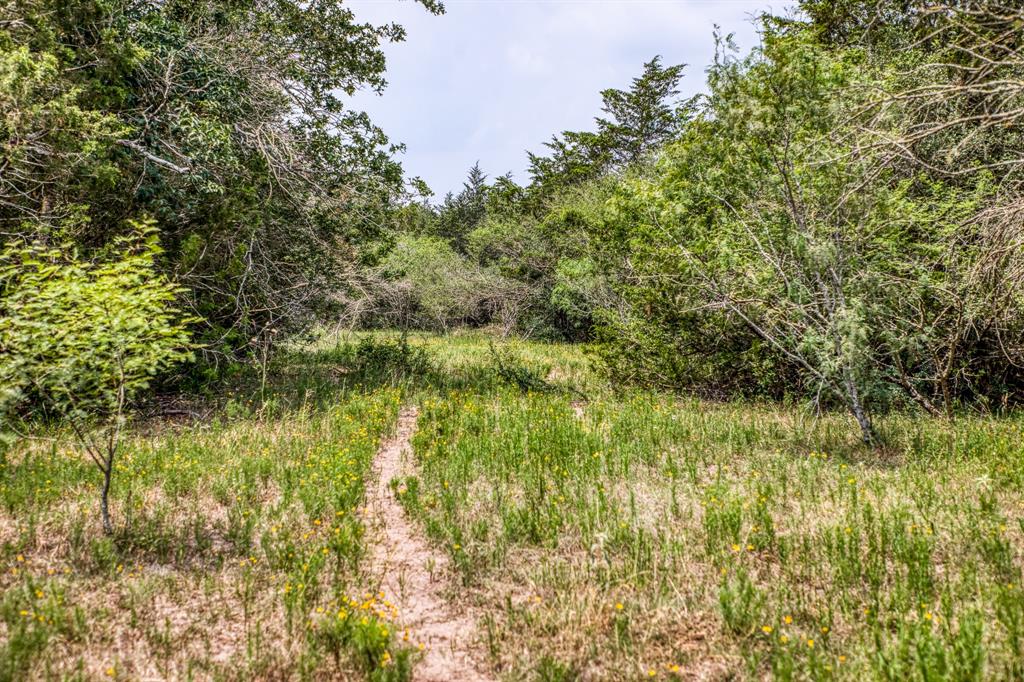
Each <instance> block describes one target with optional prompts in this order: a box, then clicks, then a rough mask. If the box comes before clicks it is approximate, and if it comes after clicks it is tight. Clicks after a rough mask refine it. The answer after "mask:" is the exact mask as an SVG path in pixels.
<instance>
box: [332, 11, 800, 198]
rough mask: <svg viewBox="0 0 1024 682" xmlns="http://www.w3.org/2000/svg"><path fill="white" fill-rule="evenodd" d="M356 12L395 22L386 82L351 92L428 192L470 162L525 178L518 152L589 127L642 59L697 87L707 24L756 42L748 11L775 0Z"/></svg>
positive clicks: (457, 176)
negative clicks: (401, 147)
mask: <svg viewBox="0 0 1024 682" xmlns="http://www.w3.org/2000/svg"><path fill="white" fill-rule="evenodd" d="M348 4H349V6H350V7H351V8H352V10H353V11H354V12H355V14H356V17H357V18H358V19H360V20H362V21H369V22H373V23H384V22H391V21H394V22H397V23H399V24H402V25H403V26H405V28H406V30H407V32H408V36H407V38H406V40H405V42H402V43H396V44H391V45H387V46H385V48H384V51H385V54H386V56H387V80H388V87H387V89H386V90H385V91H384V94H383V95H382V96H378V95H376V94H374V93H371V92H362V93H358V94H357V95H356V96H355V97H354V98H353V101H352V102H351V103H350V106H352V107H353V108H355V109H362V110H365V111H366V112H368V113H369V114H370V117H371V119H373V121H374V122H375V123H376V124H377V125H379V126H380V127H381V128H383V129H384V132H385V133H387V134H388V136H389V137H390V138H391V140H392V141H393V142H402V143H404V144H405V145H406V146H407V150H406V151H405V152H404V153H402V154H400V155H399V157H398V158H399V160H400V161H401V162H402V165H403V167H404V168H405V172H406V175H407V176H410V177H413V176H419V177H421V178H423V179H424V180H426V182H427V184H428V185H429V186H430V187H431V189H433V190H434V192H435V195H436V196H435V197H434V199H435V200H437V199H440V198H441V197H443V196H444V194H445V192H447V191H454V192H457V191H458V190H459V189H461V187H462V181H463V180H464V179H465V176H466V171H467V170H468V169H469V167H470V166H472V165H473V164H474V163H476V162H477V161H479V162H480V167H481V168H482V169H483V171H484V172H485V173H487V175H488V176H490V177H496V176H499V175H502V174H504V173H506V172H509V171H511V172H512V174H513V177H514V178H515V179H516V180H517V181H518V182H520V183H523V182H527V181H528V180H529V176H528V174H527V173H526V169H527V168H528V162H527V157H526V151H527V150H530V151H534V152H543V151H544V146H543V143H544V142H545V141H547V140H549V139H550V138H551V136H552V135H553V134H555V133H558V132H561V131H563V130H591V129H593V127H594V124H593V119H594V117H595V116H598V115H600V113H601V96H600V91H601V90H603V89H605V88H609V87H614V88H623V89H624V88H628V86H629V84H630V82H631V80H632V79H633V78H634V77H635V76H637V75H639V73H640V71H641V69H642V67H643V63H644V62H646V61H648V60H649V59H651V58H652V57H653V56H655V55H661V57H662V60H663V63H664V64H679V63H685V64H688V65H689V66H688V67H687V69H686V72H685V74H686V75H685V76H684V78H683V81H682V83H681V84H680V91H681V94H682V95H683V96H687V95H692V94H695V93H697V92H699V91H702V90H703V89H704V85H705V68H706V67H707V65H708V64H710V63H711V61H712V59H713V56H714V40H713V35H712V32H713V30H714V27H715V25H716V24H717V25H718V26H720V27H721V30H722V31H723V32H724V33H733V34H734V35H735V40H736V42H737V43H738V44H739V46H740V48H741V50H742V51H743V52H744V53H745V52H746V51H748V50H749V49H750V48H751V47H754V46H756V45H757V43H758V38H757V32H756V29H755V27H754V25H753V23H752V21H751V18H752V17H753V16H755V15H756V14H758V13H759V12H761V11H765V10H773V11H776V12H780V13H781V12H782V11H783V10H785V8H786V7H787V6H788V5H787V3H785V2H782V1H781V0H779V1H776V2H774V3H772V2H768V1H766V0H445V7H446V9H447V12H446V13H445V14H443V15H441V16H434V15H432V14H430V13H429V12H427V11H426V10H425V9H424V8H423V7H422V6H421V5H419V4H418V3H415V2H411V1H410V0H403V1H401V2H400V1H398V0H350V2H349V3H348Z"/></svg>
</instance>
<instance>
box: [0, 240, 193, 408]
mask: <svg viewBox="0 0 1024 682" xmlns="http://www.w3.org/2000/svg"><path fill="white" fill-rule="evenodd" d="M135 230H136V231H135V232H134V233H133V234H131V235H129V236H127V237H121V238H118V239H117V240H115V242H114V244H113V246H112V249H111V250H110V253H111V256H110V257H109V258H107V259H106V260H104V261H101V262H96V263H91V262H87V261H82V260H80V259H79V258H78V257H77V256H76V255H75V253H74V251H73V250H71V249H70V248H66V249H63V250H62V249H53V248H47V247H44V246H41V245H38V244H18V243H15V244H12V245H10V246H8V247H7V248H6V249H5V250H4V252H3V253H2V254H0V264H2V266H0V291H2V292H3V296H2V298H0V301H2V307H0V311H2V315H3V318H2V319H3V322H4V324H3V327H2V330H0V348H2V349H3V353H2V354H0V355H2V358H3V360H2V365H0V376H2V377H3V379H2V383H3V385H4V388H5V391H6V398H7V400H8V401H9V402H8V404H7V407H8V409H10V408H11V407H12V406H13V407H16V406H17V404H18V401H20V400H25V399H27V398H32V397H37V398H40V399H42V400H44V401H45V403H46V404H47V405H48V406H49V407H51V408H52V409H54V410H55V411H56V412H57V413H58V414H60V415H61V416H63V417H65V418H69V419H72V420H73V421H75V422H78V423H80V424H82V425H90V424H92V423H93V422H95V421H96V420H101V421H102V420H103V419H108V418H110V417H111V416H112V415H115V414H117V413H118V412H119V411H120V410H121V409H122V408H123V407H124V405H126V404H128V403H130V402H131V401H132V400H133V399H134V398H135V397H137V396H138V395H139V394H141V393H142V392H143V391H145V389H147V388H148V387H149V384H150V382H151V381H152V379H153V377H155V376H157V375H158V374H159V373H160V372H161V371H163V370H165V369H167V368H169V367H171V366H172V365H174V364H175V363H178V362H181V361H183V360H186V359H189V358H190V357H191V351H190V350H188V345H189V344H188V333H187V332H186V330H185V326H184V324H185V321H183V320H181V317H180V314H179V313H178V311H177V310H176V309H175V308H174V305H173V303H174V300H175V296H176V295H177V294H179V293H180V292H181V290H180V289H178V288H175V287H173V286H171V285H170V283H169V282H168V281H167V279H166V278H165V277H162V276H160V275H158V274H157V273H155V272H154V268H155V264H154V261H155V259H156V258H157V256H158V255H159V254H160V253H161V249H160V247H159V245H158V244H157V233H156V230H155V228H154V227H153V226H152V224H149V223H141V224H137V225H136V226H135Z"/></svg>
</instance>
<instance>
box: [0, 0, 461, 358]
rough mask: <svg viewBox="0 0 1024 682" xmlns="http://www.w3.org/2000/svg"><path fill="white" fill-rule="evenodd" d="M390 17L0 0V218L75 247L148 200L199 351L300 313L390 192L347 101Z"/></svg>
mask: <svg viewBox="0 0 1024 682" xmlns="http://www.w3.org/2000/svg"><path fill="white" fill-rule="evenodd" d="M421 4H423V5H425V6H426V7H427V8H428V9H429V10H431V11H435V12H439V11H441V9H442V7H441V5H440V3H437V2H433V0H423V1H422V2H421ZM404 36H405V32H404V29H402V28H401V27H400V26H398V25H395V24H384V25H380V26H376V25H372V24H367V23H364V22H360V21H358V20H357V18H356V16H355V15H354V14H353V12H352V10H351V9H350V8H349V7H348V6H347V5H346V4H344V3H343V2H341V0H314V1H312V2H299V1H298V0H238V1H234V0H232V1H231V2H221V1H220V0H200V1H193V0H187V1H186V0H169V1H168V2H159V3H154V2H142V1H141V0H14V1H13V2H5V3H2V4H0V80H2V82H3V85H4V87H3V90H2V92H0V116H2V117H3V118H2V120H3V121H4V124H3V125H0V230H2V231H3V233H4V234H5V236H6V237H7V238H13V237H20V238H24V239H27V240H36V239H39V240H43V241H47V242H49V243H53V244H57V243H59V244H63V243H68V242H70V243H73V244H75V245H76V246H77V247H78V248H79V249H80V251H81V252H82V254H83V256H86V257H87V256H88V255H89V254H91V253H92V252H94V251H97V250H100V249H103V248H105V247H106V246H107V245H109V244H110V243H111V241H112V240H113V239H114V238H116V236H118V234H120V232H119V229H120V228H118V227H117V226H120V225H123V224H124V221H125V219H126V218H132V217H138V216H143V215H151V216H153V217H155V218H156V219H157V221H158V224H159V225H160V229H161V237H160V239H161V244H162V245H163V246H164V248H165V249H166V252H165V253H164V255H163V256H162V257H161V260H160V262H159V267H160V268H161V270H162V271H163V272H165V273H167V274H173V275H174V276H175V277H176V279H177V280H178V281H180V282H181V284H182V285H183V286H184V287H185V288H186V289H187V291H186V294H185V296H184V303H185V305H186V306H188V307H189V308H190V309H191V310H192V311H193V312H194V313H195V314H197V315H198V316H200V317H202V318H203V320H204V324H203V325H202V326H201V327H200V328H199V329H198V331H199V332H200V334H201V336H202V338H203V340H204V341H205V342H206V343H205V344H204V346H203V350H202V354H203V356H204V357H206V358H207V359H209V360H217V359H218V358H221V357H223V356H225V355H227V356H229V357H232V356H237V355H239V354H240V353H242V352H244V349H246V348H249V347H251V346H250V343H251V342H252V341H256V342H257V345H259V343H258V342H261V341H262V340H263V338H264V336H265V335H266V333H267V331H268V330H269V329H270V328H274V327H276V328H280V329H296V328H300V327H302V326H304V325H307V324H309V323H310V322H311V321H312V320H313V319H315V315H316V314H318V313H321V312H324V311H325V310H326V308H327V306H329V305H330V301H331V296H330V293H331V292H332V291H336V290H337V289H339V288H340V287H342V286H344V282H343V281H340V278H341V277H342V276H344V275H345V274H346V273H348V272H350V270H351V268H350V265H351V262H352V260H353V258H354V257H355V251H356V250H357V249H358V248H359V246H360V245H361V244H362V243H364V242H365V241H366V240H368V239H371V238H376V237H377V236H378V230H379V227H378V226H379V225H380V224H381V223H382V222H383V218H384V216H385V215H386V213H387V212H388V211H389V210H390V209H391V208H392V205H393V203H394V202H395V201H396V199H397V198H398V197H400V196H402V194H403V193H404V187H403V179H402V172H401V167H400V166H399V165H398V164H397V163H396V162H395V161H394V160H393V158H392V152H393V151H394V150H395V149H396V147H395V146H394V145H392V144H391V143H390V142H389V141H388V139H387V137H386V136H385V135H384V133H383V132H382V131H381V130H380V129H379V128H377V127H376V126H375V125H373V123H372V121H370V119H369V118H368V117H367V116H366V114H364V113H362V112H359V111H354V110H351V109H349V108H348V107H347V104H346V98H347V97H348V96H350V95H352V94H353V93H355V92H356V91H357V90H360V89H369V90H373V91H378V92H379V91H380V90H382V89H383V87H384V86H385V78H384V74H385V60H384V55H383V52H382V51H381V45H382V44H383V43H386V42H392V41H398V40H402V39H403V38H404Z"/></svg>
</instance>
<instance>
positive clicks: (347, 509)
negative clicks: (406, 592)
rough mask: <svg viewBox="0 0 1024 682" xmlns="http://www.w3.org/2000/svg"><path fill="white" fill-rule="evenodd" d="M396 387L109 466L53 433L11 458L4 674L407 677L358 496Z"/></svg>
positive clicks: (176, 434)
mask: <svg viewBox="0 0 1024 682" xmlns="http://www.w3.org/2000/svg"><path fill="white" fill-rule="evenodd" d="M400 399H401V397H400V394H399V392H398V391H396V390H389V389H382V390H378V391H374V392H370V393H367V394H348V395H339V396H337V400H338V402H337V404H335V405H334V406H332V407H329V408H324V409H314V408H311V407H309V406H308V405H307V406H301V405H299V406H297V407H295V408H293V409H291V408H289V409H280V410H278V411H276V412H275V411H273V410H264V411H263V412H262V413H261V414H246V413H245V407H244V403H237V402H236V403H235V407H234V408H233V412H234V416H233V417H231V418H228V417H227V416H223V417H222V418H220V419H218V420H216V421H215V422H213V423H210V424H203V425H194V426H192V427H189V428H181V427H177V428H161V429H159V430H158V431H157V432H156V433H152V434H149V435H143V434H137V435H136V436H134V437H133V438H132V439H130V440H129V442H128V443H127V444H126V445H125V447H124V454H123V456H122V457H121V459H120V464H119V465H118V467H117V472H116V474H115V494H116V498H115V509H117V510H119V514H120V517H121V524H120V528H119V530H118V531H117V533H116V535H115V536H114V537H110V538H108V537H105V536H104V535H103V534H102V532H101V529H100V527H99V525H98V523H97V518H96V517H97V514H96V477H97V474H96V472H95V471H94V470H93V469H92V467H91V465H89V464H88V463H87V461H86V460H84V459H83V457H82V456H81V455H80V454H78V453H76V452H74V451H73V450H72V449H69V448H68V447H67V446H66V445H64V444H60V441H54V442H49V443H47V442H37V443H31V444H28V445H25V446H23V447H21V448H20V449H18V450H17V451H15V452H14V453H12V454H11V455H10V456H9V457H8V459H7V461H6V463H5V466H4V467H3V469H2V470H0V502H2V506H3V512H2V514H0V562H2V564H3V566H5V571H4V574H3V577H2V579H0V586H2V588H3V599H2V603H0V633H2V635H3V636H2V638H0V680H22V679H60V678H64V679H111V678H113V679H140V678H153V677H157V678H164V679H239V680H243V679H244V680H248V679H257V678H262V679H266V678H274V679H287V678H325V679H326V678H336V677H338V676H341V677H350V678H355V677H370V678H374V679H401V678H403V677H406V676H407V670H408V667H409V665H410V661H409V659H410V651H406V650H405V649H404V648H403V647H402V646H399V645H398V644H397V643H396V642H395V641H393V639H394V638H393V637H392V636H390V634H389V629H390V630H391V631H393V630H394V627H393V626H391V624H390V621H391V620H393V619H394V614H392V613H390V612H389V611H388V608H387V607H386V605H384V604H382V603H379V601H378V600H377V599H375V598H373V597H369V598H368V595H366V594H365V593H366V591H367V589H368V588H367V585H366V583H365V580H364V578H365V576H364V575H363V573H362V571H361V569H362V563H363V562H362V559H363V556H364V552H365V547H364V542H363V535H364V528H363V524H362V521H361V518H360V517H361V508H360V505H361V503H362V499H363V491H364V484H365V480H366V477H367V474H368V472H369V467H370V463H371V461H372V457H373V455H374V453H375V452H376V449H377V446H378V442H379V440H380V438H381V436H382V434H384V433H386V432H387V431H389V430H390V428H391V427H392V425H393V422H394V419H395V416H396V414H397V410H398V406H399V402H400Z"/></svg>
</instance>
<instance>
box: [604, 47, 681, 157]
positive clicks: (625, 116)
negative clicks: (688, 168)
mask: <svg viewBox="0 0 1024 682" xmlns="http://www.w3.org/2000/svg"><path fill="white" fill-rule="evenodd" d="M685 67H686V65H685V64H676V65H674V66H666V67H663V66H662V65H661V57H654V59H652V60H651V61H649V62H647V63H646V64H644V70H643V73H642V74H641V75H640V76H638V77H636V78H634V79H633V84H632V86H631V87H630V89H629V90H616V89H614V88H609V89H607V90H604V91H602V92H601V100H602V101H603V102H604V106H603V107H602V111H604V112H605V114H607V115H608V116H609V117H610V118H598V119H597V131H598V132H597V134H598V136H599V137H600V138H602V144H603V145H604V146H605V147H606V148H607V149H608V150H609V153H610V156H611V158H612V161H613V163H614V164H615V165H617V166H619V167H622V166H628V165H630V164H634V163H637V162H638V161H640V160H641V159H643V158H644V157H645V156H647V155H649V154H651V153H652V152H653V151H655V150H656V149H658V148H659V147H661V146H662V145H664V144H665V143H666V142H668V141H669V140H671V139H672V138H673V137H675V136H676V135H677V134H678V133H679V130H680V127H681V126H682V124H683V123H684V121H685V120H686V115H687V106H686V105H684V104H680V103H679V102H678V101H677V100H676V97H677V95H679V90H678V86H679V81H680V80H681V79H682V77H683V69H684V68H685Z"/></svg>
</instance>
